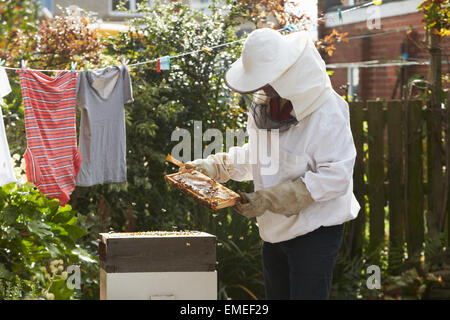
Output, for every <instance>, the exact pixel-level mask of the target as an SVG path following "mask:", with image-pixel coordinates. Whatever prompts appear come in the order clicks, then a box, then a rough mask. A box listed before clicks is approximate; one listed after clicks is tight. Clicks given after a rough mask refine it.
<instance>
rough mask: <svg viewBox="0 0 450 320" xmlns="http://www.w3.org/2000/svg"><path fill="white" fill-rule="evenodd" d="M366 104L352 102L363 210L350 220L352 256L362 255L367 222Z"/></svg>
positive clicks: (357, 193)
mask: <svg viewBox="0 0 450 320" xmlns="http://www.w3.org/2000/svg"><path fill="white" fill-rule="evenodd" d="M363 107H364V104H363V103H362V102H351V103H350V126H351V129H352V133H353V141H354V143H355V148H356V161H355V168H354V173H353V192H354V193H355V196H356V199H357V200H358V202H359V204H360V206H361V210H360V211H359V213H358V216H357V217H356V219H355V220H353V221H351V222H350V226H351V230H352V232H351V238H350V239H349V240H350V241H349V242H350V254H351V256H352V257H354V256H360V255H361V254H362V248H363V243H364V229H365V228H364V226H365V223H366V205H365V202H366V201H365V199H364V191H365V187H364V148H363V144H364V139H363V138H364V134H363V122H364V111H363Z"/></svg>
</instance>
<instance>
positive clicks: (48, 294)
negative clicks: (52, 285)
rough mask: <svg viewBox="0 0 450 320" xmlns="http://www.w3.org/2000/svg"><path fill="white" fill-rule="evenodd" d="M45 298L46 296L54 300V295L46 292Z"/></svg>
mask: <svg viewBox="0 0 450 320" xmlns="http://www.w3.org/2000/svg"><path fill="white" fill-rule="evenodd" d="M45 298H47V300H55V295H54V294H53V293H47V294H46V295H45Z"/></svg>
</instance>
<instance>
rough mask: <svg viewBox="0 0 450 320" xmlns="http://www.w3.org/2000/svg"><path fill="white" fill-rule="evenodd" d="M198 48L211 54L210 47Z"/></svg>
mask: <svg viewBox="0 0 450 320" xmlns="http://www.w3.org/2000/svg"><path fill="white" fill-rule="evenodd" d="M200 49H202V50H203V51H204V52H206V53H207V54H209V55H211V49H210V48H208V47H201V48H200Z"/></svg>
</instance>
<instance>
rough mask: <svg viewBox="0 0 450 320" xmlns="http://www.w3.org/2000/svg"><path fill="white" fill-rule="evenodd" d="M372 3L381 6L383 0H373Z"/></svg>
mask: <svg viewBox="0 0 450 320" xmlns="http://www.w3.org/2000/svg"><path fill="white" fill-rule="evenodd" d="M372 4H374V5H376V6H380V5H382V4H383V0H372Z"/></svg>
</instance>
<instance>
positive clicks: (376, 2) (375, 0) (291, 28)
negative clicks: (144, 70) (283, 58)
mask: <svg viewBox="0 0 450 320" xmlns="http://www.w3.org/2000/svg"><path fill="white" fill-rule="evenodd" d="M381 2H382V1H381V0H372V1H369V2H366V3H363V4H361V5H358V6H355V7H352V8H349V9H345V10H342V11H341V10H339V13H340V15H342V14H344V13H347V12H350V11H353V10H357V9H360V8H364V7H367V6H372V5H380V4H381ZM321 20H324V18H319V19H318V21H321ZM282 30H287V31H291V32H292V31H296V30H297V27H296V26H294V25H288V26H284V27H283V28H280V29H278V30H277V31H278V32H280V31H282ZM244 40H245V38H244V39H239V40H235V41H231V42H227V43H222V44H218V45H214V46H202V47H201V49H197V50H193V51H188V52H183V53H180V54H177V55H174V56H165V58H170V59H176V58H180V57H184V56H188V55H192V54H196V53H199V52H206V51H207V50H212V49H217V48H221V47H225V46H229V45H232V44H235V43H238V42H243V41H244ZM205 49H206V50H205ZM159 59H160V58H156V59H151V60H146V61H141V62H135V63H131V64H127V66H128V67H131V68H132V67H136V66H140V65H145V64H150V63H155V62H157V61H158V60H159ZM0 67H2V68H4V69H7V70H21V69H23V68H16V67H7V66H0ZM100 69H102V68H100ZM100 69H91V70H100ZM27 70H32V71H40V72H60V71H72V72H80V71H82V70H70V69H62V70H61V69H27Z"/></svg>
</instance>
